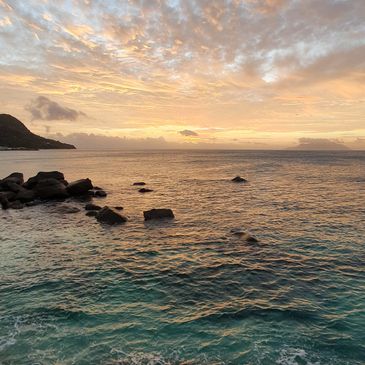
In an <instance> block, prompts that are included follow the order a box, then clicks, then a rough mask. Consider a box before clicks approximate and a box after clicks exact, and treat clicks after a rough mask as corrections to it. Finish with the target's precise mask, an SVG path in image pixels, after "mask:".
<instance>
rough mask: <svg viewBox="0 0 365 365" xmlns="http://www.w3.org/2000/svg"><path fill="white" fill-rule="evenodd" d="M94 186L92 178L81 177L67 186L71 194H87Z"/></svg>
mask: <svg viewBox="0 0 365 365" xmlns="http://www.w3.org/2000/svg"><path fill="white" fill-rule="evenodd" d="M92 188H93V184H92V183H91V180H90V179H80V180H77V181H73V182H71V183H70V184H68V186H67V192H68V193H69V194H70V195H85V194H87V193H88V191H89V190H91V189H92Z"/></svg>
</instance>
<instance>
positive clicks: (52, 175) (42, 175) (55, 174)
mask: <svg viewBox="0 0 365 365" xmlns="http://www.w3.org/2000/svg"><path fill="white" fill-rule="evenodd" d="M46 179H56V180H59V181H60V182H62V183H63V184H64V185H68V183H67V182H66V180H65V177H64V175H63V173H62V172H59V171H40V172H38V174H37V175H35V176H33V177H31V178H29V179H28V181H27V182H26V183H25V184H24V187H25V188H27V189H32V188H33V187H34V186H36V185H37V184H38V183H39V182H40V181H42V180H46Z"/></svg>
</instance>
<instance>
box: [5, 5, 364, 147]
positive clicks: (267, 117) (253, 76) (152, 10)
mask: <svg viewBox="0 0 365 365" xmlns="http://www.w3.org/2000/svg"><path fill="white" fill-rule="evenodd" d="M361 14H365V2H364V1H362V0H354V1H351V2H350V1H339V0H323V1H320V2H319V1H316V0H308V1H295V0H227V1H218V0H210V1H208V0H200V1H198V0H184V1H183V0H174V1H159V0H149V1H134V0H133V1H126V0H125V1H108V2H103V3H99V2H94V1H81V0H80V1H73V2H71V3H70V2H68V1H60V2H57V6H55V3H54V2H52V1H48V2H47V1H45V2H39V1H35V0H33V1H28V2H18V1H11V0H0V44H1V48H2V50H3V55H2V57H1V59H0V80H1V86H0V90H1V95H2V102H1V104H0V105H1V106H2V110H1V112H6V113H10V114H13V115H15V116H17V117H18V118H20V119H22V120H23V121H25V122H27V121H30V119H31V117H30V115H29V113H28V112H27V110H26V109H25V106H26V105H28V104H29V102H30V100H34V99H36V98H37V97H39V96H42V97H43V96H44V97H46V98H48V99H50V100H51V101H54V102H56V103H57V104H59V105H61V106H63V107H64V108H69V109H74V110H77V111H81V112H82V114H80V118H78V119H77V120H74V121H68V120H63V121H60V120H52V121H49V122H48V123H49V124H51V130H52V132H53V133H62V134H63V135H66V134H69V133H94V134H98V135H99V134H100V135H105V136H119V137H124V136H125V137H131V138H148V137H151V138H156V137H162V138H163V139H164V140H166V141H171V142H176V143H177V142H179V143H188V145H189V146H191V145H192V144H197V145H198V144H201V145H202V147H204V146H209V147H210V146H212V145H213V146H222V147H228V148H229V147H230V146H231V147H232V148H285V147H287V146H290V145H293V144H294V143H295V142H296V140H298V139H299V138H301V137H309V138H317V137H318V138H342V139H343V141H345V142H346V141H348V142H349V143H352V142H353V141H355V140H356V141H358V140H360V141H361V140H362V138H364V136H365V133H364V129H365V127H364V119H363V116H364V115H365V104H364V102H365V87H364V85H365V82H364V81H365V59H364V54H365V53H364V52H365V42H364V39H365V37H364V28H363V17H362V16H361ZM32 129H34V131H36V132H37V131H38V132H39V133H43V132H44V123H42V121H38V122H37V120H33V121H32ZM47 130H48V129H47ZM183 131H191V133H190V134H189V132H186V133H181V132H183ZM359 138H360V139H359ZM364 148H365V146H364Z"/></svg>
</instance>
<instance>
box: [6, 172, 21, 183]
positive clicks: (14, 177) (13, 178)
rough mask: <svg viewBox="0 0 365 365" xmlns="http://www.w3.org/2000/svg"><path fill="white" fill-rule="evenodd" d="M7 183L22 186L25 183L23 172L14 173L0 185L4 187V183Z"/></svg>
mask: <svg viewBox="0 0 365 365" xmlns="http://www.w3.org/2000/svg"><path fill="white" fill-rule="evenodd" d="M7 181H11V182H13V183H15V184H18V185H22V184H23V183H24V176H23V174H22V173H21V172H13V173H12V174H10V175H9V176H7V177H5V178H4V179H2V180H1V182H0V184H1V185H2V184H3V183H5V182H7Z"/></svg>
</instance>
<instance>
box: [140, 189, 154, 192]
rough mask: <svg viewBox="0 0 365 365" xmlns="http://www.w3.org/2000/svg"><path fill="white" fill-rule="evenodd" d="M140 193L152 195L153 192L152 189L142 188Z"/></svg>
mask: <svg viewBox="0 0 365 365" xmlns="http://www.w3.org/2000/svg"><path fill="white" fill-rule="evenodd" d="M138 191H139V192H140V193H150V192H152V191H153V190H152V189H147V188H142V189H139V190H138Z"/></svg>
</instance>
